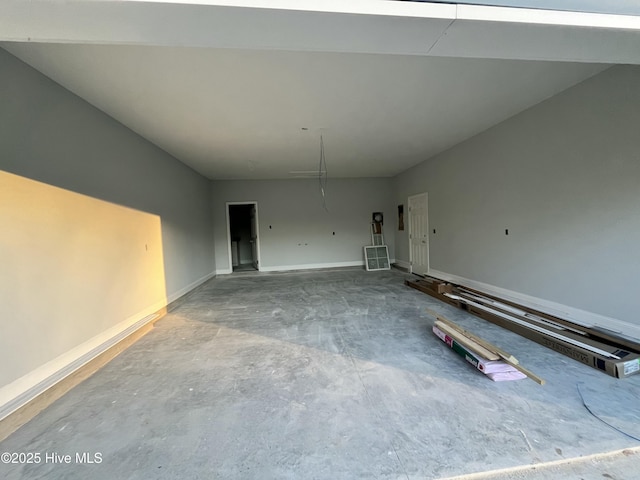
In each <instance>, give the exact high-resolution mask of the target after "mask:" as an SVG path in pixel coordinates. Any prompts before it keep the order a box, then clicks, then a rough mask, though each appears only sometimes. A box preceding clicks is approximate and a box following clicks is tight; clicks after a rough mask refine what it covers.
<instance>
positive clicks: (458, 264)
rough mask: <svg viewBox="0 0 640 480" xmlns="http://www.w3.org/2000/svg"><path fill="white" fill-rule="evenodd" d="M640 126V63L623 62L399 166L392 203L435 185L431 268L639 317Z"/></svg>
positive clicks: (401, 240)
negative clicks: (419, 161) (463, 139)
mask: <svg viewBox="0 0 640 480" xmlns="http://www.w3.org/2000/svg"><path fill="white" fill-rule="evenodd" d="M639 125H640V68H638V67H631V66H617V67H614V68H612V69H609V70H607V71H605V72H603V73H601V74H599V75H597V76H595V77H593V78H591V79H588V80H586V81H585V82H583V83H581V84H579V85H577V86H575V87H573V88H571V89H569V90H566V91H565V92H563V93H561V94H559V95H557V96H555V97H553V98H551V99H549V100H547V101H545V102H543V103H541V104H539V105H537V106H535V107H533V108H531V109H529V110H527V111H525V112H523V113H521V114H519V115H517V116H515V117H512V118H511V119H509V120H507V121H505V122H504V123H502V124H499V125H497V126H496V127H493V128H491V129H489V130H487V131H485V132H484V133H482V134H480V135H478V136H476V137H474V138H472V139H470V140H468V141H466V142H464V143H462V144H460V145H458V146H456V147H454V148H452V149H450V150H448V151H446V152H444V153H442V154H440V155H437V156H436V157H434V158H432V159H430V160H427V161H425V162H423V163H422V164H420V165H418V166H416V167H414V168H412V169H410V170H408V171H406V172H404V173H402V174H401V175H399V176H398V177H396V178H395V179H394V188H395V200H396V202H397V203H400V202H405V203H406V198H407V196H409V195H412V194H415V193H421V192H425V191H426V192H428V193H429V223H430V229H431V232H430V247H431V251H430V260H431V268H432V269H435V270H437V271H440V272H445V273H448V274H453V275H457V276H460V277H463V278H466V279H471V280H474V281H478V282H483V283H485V284H489V285H491V286H497V287H501V288H504V289H508V290H511V291H515V292H519V293H523V294H527V295H530V296H532V297H535V298H539V299H544V300H548V301H551V302H556V303H559V304H562V305H566V306H569V307H574V308H577V309H580V310H584V311H586V312H591V313H595V314H598V315H602V316H605V317H610V318H613V319H618V320H622V321H625V322H628V323H633V324H636V325H640V319H639V318H638V315H637V312H638V305H639V304H638V296H637V292H636V290H637V286H638V284H639V283H640V255H639V254H638V245H640V135H639V134H638V132H639V131H640V130H639ZM434 228H435V229H436V232H437V233H436V234H435V235H434V234H433V231H432V229H434ZM507 228H508V229H509V236H506V235H505V229H507ZM406 233H407V232H406V231H405V232H398V233H397V235H396V245H397V247H396V257H397V258H398V259H400V260H408V239H407V236H406Z"/></svg>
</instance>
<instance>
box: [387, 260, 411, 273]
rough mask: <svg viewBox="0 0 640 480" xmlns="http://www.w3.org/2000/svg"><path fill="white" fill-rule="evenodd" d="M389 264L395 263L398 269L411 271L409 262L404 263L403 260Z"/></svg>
mask: <svg viewBox="0 0 640 480" xmlns="http://www.w3.org/2000/svg"><path fill="white" fill-rule="evenodd" d="M391 263H395V264H396V265H398V266H399V267H402V268H406V269H407V270H409V271H411V264H410V263H409V262H405V261H404V260H393V261H392V262H391Z"/></svg>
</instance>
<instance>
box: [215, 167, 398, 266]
mask: <svg viewBox="0 0 640 480" xmlns="http://www.w3.org/2000/svg"><path fill="white" fill-rule="evenodd" d="M390 186H391V180H390V179H386V178H378V179H362V178H360V179H331V178H329V180H328V183H327V189H326V203H327V208H328V210H329V211H326V210H325V209H324V208H323V206H322V199H321V196H320V191H319V186H318V181H317V180H307V179H296V180H294V179H292V180H252V181H215V182H213V192H212V201H213V214H214V231H215V239H216V240H215V245H216V267H217V268H218V271H219V272H221V271H226V270H227V269H229V253H228V247H227V244H228V241H227V223H226V222H227V220H226V212H225V210H226V202H246V201H257V202H258V222H259V235H260V238H259V241H260V251H261V267H262V268H270V267H287V266H288V267H295V266H299V265H323V264H331V263H341V262H358V261H362V260H363V253H362V247H363V246H364V245H369V244H371V235H370V224H371V214H372V213H373V212H377V211H382V212H384V214H385V228H386V229H387V230H386V231H387V235H386V240H387V244H388V245H389V254H390V256H391V257H392V256H393V252H394V250H393V244H394V235H393V229H394V226H396V228H397V225H396V224H397V221H396V216H397V213H396V212H394V210H393V209H394V208H395V207H392V203H391V202H390V200H391V193H390V192H391V188H390ZM269 226H271V228H269ZM333 232H335V233H336V234H335V235H333Z"/></svg>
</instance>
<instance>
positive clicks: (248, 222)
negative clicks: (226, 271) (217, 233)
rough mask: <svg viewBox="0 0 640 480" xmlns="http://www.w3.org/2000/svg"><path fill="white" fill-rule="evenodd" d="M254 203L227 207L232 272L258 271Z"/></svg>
mask: <svg viewBox="0 0 640 480" xmlns="http://www.w3.org/2000/svg"><path fill="white" fill-rule="evenodd" d="M257 231H258V229H257V212H256V204H255V203H247V204H239V205H229V237H230V238H229V241H230V247H231V268H232V270H233V271H234V272H240V271H252V270H258V243H257V242H258V234H257Z"/></svg>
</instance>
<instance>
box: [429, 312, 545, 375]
mask: <svg viewBox="0 0 640 480" xmlns="http://www.w3.org/2000/svg"><path fill="white" fill-rule="evenodd" d="M433 333H434V334H435V335H436V336H437V337H438V338H440V339H441V340H442V341H443V342H444V343H445V344H447V345H448V346H449V348H451V349H452V350H453V351H454V352H456V353H457V354H458V355H460V356H461V357H462V358H464V359H465V360H466V361H467V362H468V363H470V364H471V365H473V366H474V367H476V368H477V369H478V370H480V371H481V372H482V373H484V374H485V375H486V376H487V377H489V378H490V379H491V380H493V381H494V382H500V381H508V380H520V379H523V378H526V377H529V378H531V379H532V380H534V381H536V382H538V383H539V384H541V385H542V384H543V383H544V380H542V379H541V378H540V377H538V376H537V375H535V374H533V373H532V372H530V371H529V370H527V369H525V368H524V367H522V366H521V365H520V364H519V362H518V360H517V359H516V358H515V357H514V356H513V355H511V354H509V353H507V352H505V351H503V350H501V349H499V348H498V347H496V346H495V345H492V344H490V343H489V342H487V341H485V340H483V339H481V338H480V337H477V336H475V335H473V334H472V333H470V332H468V331H466V330H464V329H463V328H461V327H459V326H458V325H456V324H455V323H453V322H452V321H450V320H447V319H446V318H444V317H442V316H439V315H437V316H436V322H435V324H434V325H433Z"/></svg>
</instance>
